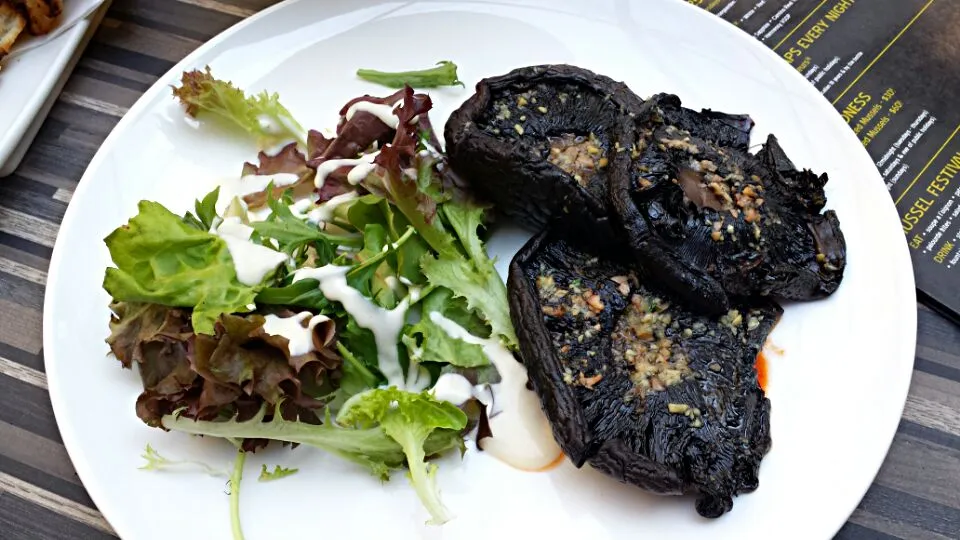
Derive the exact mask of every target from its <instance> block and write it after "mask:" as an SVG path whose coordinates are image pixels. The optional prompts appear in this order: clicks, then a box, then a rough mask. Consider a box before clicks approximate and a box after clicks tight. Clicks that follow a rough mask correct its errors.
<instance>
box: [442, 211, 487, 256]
mask: <svg viewBox="0 0 960 540" xmlns="http://www.w3.org/2000/svg"><path fill="white" fill-rule="evenodd" d="M440 211H441V212H442V213H443V217H444V218H445V219H446V220H447V223H449V224H450V227H451V228H452V229H453V232H454V233H455V234H456V235H457V238H458V239H459V240H460V245H462V246H463V249H464V250H465V251H466V252H467V257H469V258H470V259H471V260H473V261H474V262H475V263H477V267H478V268H479V269H482V270H491V271H493V272H496V269H494V266H493V261H491V260H490V258H489V257H488V256H487V250H486V249H485V248H484V247H483V240H481V239H480V235H479V234H478V232H477V231H478V230H479V229H480V227H482V226H483V213H484V208H483V207H481V206H473V205H461V204H453V203H449V204H444V205H442V206H441V207H440Z"/></svg>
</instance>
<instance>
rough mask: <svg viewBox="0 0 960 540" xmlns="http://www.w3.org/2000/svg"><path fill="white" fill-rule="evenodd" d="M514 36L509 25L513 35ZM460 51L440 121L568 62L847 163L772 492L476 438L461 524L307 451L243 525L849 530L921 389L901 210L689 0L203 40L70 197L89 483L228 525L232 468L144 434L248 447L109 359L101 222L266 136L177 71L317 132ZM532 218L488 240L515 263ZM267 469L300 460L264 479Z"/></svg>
mask: <svg viewBox="0 0 960 540" xmlns="http://www.w3.org/2000/svg"><path fill="white" fill-rule="evenodd" d="M494 36H495V37H494ZM441 59H451V60H454V61H456V62H457V63H458V64H459V65H460V77H461V78H462V79H463V80H464V81H467V85H468V88H467V89H466V90H463V89H459V88H456V89H442V90H438V91H434V92H432V95H433V97H434V101H435V103H436V104H437V106H436V109H435V110H434V112H433V113H432V115H433V119H434V124H435V125H437V126H441V125H442V124H443V122H444V121H445V120H446V116H447V114H449V112H450V111H451V110H452V109H453V108H455V107H457V106H458V105H459V104H460V103H461V102H462V101H463V100H464V99H465V98H466V97H467V96H468V95H469V94H470V92H471V89H472V85H473V84H474V83H475V82H476V81H477V80H478V79H480V78H482V77H485V76H490V75H495V74H500V73H503V72H505V71H507V70H509V69H511V68H514V67H518V66H521V65H528V64H533V63H542V62H567V63H571V64H577V65H582V66H584V67H588V68H591V69H593V70H596V71H598V72H600V73H604V74H607V75H610V76H612V77H614V78H617V79H622V80H624V81H626V82H627V83H628V84H629V85H630V86H631V87H632V88H633V89H634V90H635V91H636V92H637V93H639V94H640V95H649V94H651V93H653V92H656V91H672V92H676V93H678V94H679V95H680V96H682V97H683V98H684V100H685V104H686V105H688V106H694V107H701V106H703V107H712V108H715V109H719V110H723V111H729V112H749V113H750V114H752V115H753V117H754V118H755V119H756V121H757V128H756V131H755V136H756V138H757V140H758V141H759V140H761V139H762V138H763V137H765V135H766V134H767V133H768V132H770V131H773V132H775V133H776V134H777V135H778V136H779V138H780V140H781V142H782V143H783V145H784V147H785V148H786V149H787V151H788V153H789V155H790V156H791V157H792V158H793V159H794V160H795V161H796V162H797V163H798V164H799V165H800V166H803V167H812V168H814V169H816V170H818V171H821V170H822V171H826V172H828V173H829V174H830V177H831V179H832V180H831V181H830V183H829V185H828V195H829V201H830V202H829V206H831V207H833V208H835V209H836V210H837V211H838V213H839V215H840V219H841V222H842V226H843V230H844V232H845V234H846V238H847V240H848V243H849V266H848V268H847V273H846V278H845V281H844V283H843V285H842V287H841V288H840V290H839V291H838V292H837V293H836V294H835V295H834V296H832V297H831V298H830V299H828V300H826V301H822V302H816V303H809V304H803V305H792V306H789V307H788V308H787V310H786V313H785V315H784V317H783V322H782V323H781V324H780V325H779V326H778V327H777V329H776V331H775V333H774V334H773V337H772V340H773V342H774V343H775V344H776V345H777V346H778V347H780V348H782V349H783V350H784V351H785V353H784V354H783V355H782V356H774V357H772V358H771V359H770V382H769V396H770V398H771V400H772V402H773V410H772V431H773V441H774V443H773V449H772V451H771V452H770V454H769V455H768V456H767V458H766V459H765V461H764V462H763V465H762V468H761V471H760V488H759V490H757V491H756V492H755V493H753V494H750V495H746V496H741V497H739V498H737V499H736V501H735V505H734V509H733V511H732V512H730V513H729V514H727V515H725V516H723V517H722V518H720V519H717V520H712V521H708V520H704V519H700V518H698V517H697V515H696V513H695V511H694V508H693V504H692V500H689V499H687V500H684V499H679V498H660V497H654V496H650V495H647V494H644V493H641V492H640V491H638V490H636V489H634V488H631V487H628V486H624V485H620V484H618V483H617V482H615V481H613V480H611V479H609V478H607V477H604V476H603V475H601V474H599V473H596V472H594V471H592V470H589V469H584V470H575V469H574V468H573V467H572V466H570V465H564V466H561V467H560V468H559V469H555V470H553V471H552V472H549V473H537V474H534V473H522V472H518V471H515V470H512V469H509V468H507V467H506V466H504V465H502V464H501V463H499V462H497V461H494V460H492V459H489V458H487V457H485V456H483V455H478V454H476V453H474V452H468V453H467V455H466V457H465V459H464V460H463V461H462V462H460V460H459V459H457V458H449V459H446V460H444V462H443V463H442V465H441V467H440V469H441V474H440V485H441V486H442V490H443V498H444V501H445V502H446V504H447V505H448V506H449V508H450V509H451V510H452V511H453V512H454V513H455V514H456V519H454V520H453V521H451V522H450V523H448V524H447V525H445V526H443V527H442V528H431V527H427V526H425V525H424V521H425V519H426V515H425V513H424V511H423V509H422V508H421V506H420V504H419V502H418V500H417V498H416V497H415V495H414V493H413V491H412V490H410V489H409V487H408V485H407V483H406V480H405V479H404V478H403V476H402V475H397V476H396V477H395V478H394V481H392V482H390V483H389V484H387V485H385V486H381V485H380V484H379V483H378V482H376V481H375V480H373V479H372V478H370V477H369V476H367V475H366V474H365V473H364V472H362V471H360V470H358V469H357V468H355V467H352V466H351V465H349V464H346V463H343V462H341V461H338V460H336V459H333V458H330V457H328V456H325V455H323V454H321V453H320V452H317V451H313V450H311V449H307V448H299V449H297V450H295V451H288V450H282V449H278V450H275V451H271V452H265V453H262V454H259V453H258V454H257V455H256V456H254V457H253V458H251V459H249V460H248V462H247V469H246V470H247V475H248V479H247V481H246V482H245V484H244V486H243V492H242V493H243V495H242V502H241V504H242V515H243V522H244V526H245V529H246V533H247V538H249V539H251V540H257V539H276V538H284V537H288V536H311V537H329V538H338V539H341V540H344V539H363V540H367V539H371V538H390V539H391V540H404V539H414V538H424V539H441V538H448V539H454V538H455V539H481V538H482V539H491V538H496V539H500V538H511V539H512V538H550V539H553V540H561V539H568V538H569V539H574V538H575V539H583V538H590V539H606V538H610V539H613V538H617V539H619V538H711V539H721V538H731V539H733V538H735V539H738V540H746V539H754V538H756V539H763V540H769V539H771V538H786V537H790V538H803V539H804V540H818V539H828V538H830V537H831V536H832V535H833V534H834V533H835V532H836V531H837V530H838V529H839V527H840V526H841V525H842V524H843V523H844V521H845V520H846V519H847V517H848V516H849V514H850V513H851V512H852V511H853V509H854V508H855V507H856V505H857V504H858V502H859V500H860V499H861V497H862V496H863V494H864V492H865V491H866V490H867V488H868V487H869V485H870V483H871V481H872V480H873V477H874V475H875V474H876V472H877V470H878V469H879V467H880V465H881V463H882V461H883V458H884V456H885V454H886V452H887V449H888V447H889V444H890V442H891V439H892V437H893V434H894V432H895V429H896V426H897V424H898V421H899V418H900V414H901V412H902V407H903V403H904V401H905V398H906V394H907V388H908V385H909V382H910V374H911V368H912V362H913V352H914V347H915V339H916V335H915V327H916V322H915V316H916V315H915V314H916V304H915V295H914V283H913V274H912V271H911V265H910V259H909V256H908V252H907V247H906V245H905V241H904V238H903V234H902V232H901V230H900V226H899V221H898V219H897V214H896V212H895V209H894V206H893V204H892V202H891V200H890V197H889V195H888V194H887V191H886V190H885V189H884V186H883V183H882V182H881V179H880V177H879V175H878V173H877V171H876V170H875V168H874V166H873V163H872V161H871V160H870V158H869V157H868V155H867V153H866V152H865V151H864V149H863V148H862V147H861V145H860V144H859V142H858V141H857V139H856V138H855V137H854V136H853V135H852V134H851V133H850V131H849V128H848V127H847V126H846V125H845V124H844V123H843V121H842V120H841V118H840V116H839V115H838V114H837V113H836V112H835V111H834V110H833V108H832V107H830V105H829V104H828V103H827V102H826V101H825V100H824V99H823V98H822V97H821V96H820V95H819V94H818V93H817V92H816V91H815V90H814V89H813V88H812V87H810V86H808V84H807V83H806V81H805V80H804V79H803V77H802V76H800V75H799V74H798V73H796V72H794V71H793V70H792V69H791V68H790V67H788V66H787V64H785V63H784V62H783V61H782V60H781V59H779V58H778V57H777V56H776V55H774V54H772V53H771V52H769V51H768V50H767V49H765V48H763V47H762V46H761V45H760V44H758V43H756V42H755V41H754V40H753V39H751V38H750V37H749V36H747V35H746V34H743V33H741V32H740V31H739V30H737V29H735V28H734V27H733V26H730V25H728V24H726V23H724V22H722V21H720V20H719V19H715V18H714V17H713V16H711V15H708V14H706V13H704V12H701V11H700V10H698V9H695V8H692V7H690V6H688V5H687V4H685V3H683V2H680V1H676V0H646V1H634V2H629V1H627V0H622V1H617V0H599V1H596V2H591V3H590V5H589V7H587V4H586V3H584V2H576V1H574V0H570V1H557V0H549V1H548V0H540V1H538V0H496V1H473V2H443V1H411V2H386V1H384V2H377V1H374V0H368V1H363V2H357V1H349V2H348V1H346V0H343V1H328V2H313V1H300V2H290V3H285V4H282V5H279V6H277V7H275V8H272V9H269V10H267V11H266V12H264V13H262V14H260V15H258V16H256V17H253V18H251V19H249V20H247V21H245V22H243V23H241V24H239V25H238V26H236V27H234V28H233V29H231V30H229V31H227V32H225V33H224V34H223V35H221V36H219V37H217V38H216V39H214V40H213V41H211V42H210V43H208V44H206V45H204V46H203V47H201V48H200V49H199V50H197V51H196V52H195V53H194V54H192V55H191V56H190V57H189V58H187V59H186V60H184V61H183V62H182V63H181V64H179V65H178V66H177V67H175V68H174V69H173V70H172V71H171V72H170V73H169V74H168V75H167V76H165V77H163V78H161V80H160V81H158V82H157V84H156V86H155V87H154V88H152V89H151V90H150V91H148V92H147V94H146V95H145V96H144V97H143V98H142V99H141V100H140V101H139V102H138V103H137V104H136V105H135V106H134V107H133V109H131V111H130V113H129V114H128V115H127V116H126V117H125V118H124V119H123V120H122V121H121V123H120V124H119V125H118V126H117V128H116V129H115V130H114V132H113V133H112V134H111V135H110V137H109V138H108V139H107V141H106V142H105V143H104V145H103V147H102V148H101V150H100V152H99V153H98V154H97V155H96V157H95V158H94V160H93V162H92V164H91V165H90V168H89V169H88V171H87V173H86V175H85V176H84V178H83V180H82V181H81V183H80V186H79V188H78V190H77V192H76V195H75V196H74V198H73V202H72V203H71V204H70V208H69V210H68V211H67V215H66V217H65V219H64V222H63V226H62V227H61V233H60V238H59V239H58V242H57V246H56V249H55V251H54V256H53V260H52V264H51V269H50V277H49V284H48V289H47V291H48V292H47V297H46V306H45V319H44V333H45V336H44V338H45V339H44V345H45V351H46V361H47V376H48V378H49V384H50V394H51V399H52V401H53V406H54V410H55V411H56V415H57V419H58V422H59V425H60V429H61V432H62V434H63V440H64V443H65V444H66V446H67V449H68V450H69V452H70V455H71V457H72V459H73V461H74V464H75V465H76V468H77V471H78V472H79V474H80V477H81V478H82V480H83V482H84V484H85V486H86V487H87V489H88V490H89V492H90V495H91V496H92V497H93V500H94V501H95V502H96V503H97V505H98V506H99V507H100V509H101V510H102V511H103V513H104V515H105V516H106V517H107V519H108V520H109V521H110V523H111V524H112V525H113V526H114V527H115V528H116V530H117V531H118V532H119V533H120V535H121V536H122V537H124V538H126V539H130V540H147V539H167V538H173V537H178V538H179V537H183V536H184V534H186V535H187V536H188V537H190V538H203V539H210V540H216V539H227V538H229V537H230V531H229V522H228V504H227V497H226V495H225V494H224V481H223V479H220V478H212V477H207V476H203V475H201V474H193V473H150V472H144V471H139V470H137V467H138V466H140V465H141V464H142V461H141V459H140V457H139V455H140V453H141V451H142V449H143V447H144V445H145V444H146V443H151V444H152V445H153V446H154V447H155V448H157V449H158V450H159V451H161V453H166V454H170V455H171V457H179V458H185V457H186V458H192V459H200V460H203V461H206V462H207V463H210V464H214V465H217V466H222V467H228V466H229V463H230V461H231V459H232V452H231V450H230V449H229V448H228V445H226V444H221V443H218V441H211V440H196V439H189V438H188V437H186V436H181V435H179V434H169V433H163V432H161V431H159V430H153V429H148V428H147V427H145V426H144V425H142V424H141V423H140V422H139V421H138V420H137V418H136V416H135V414H134V400H135V398H136V396H137V394H138V391H139V387H138V380H137V377H136V375H135V374H133V373H131V372H129V371H121V369H120V368H119V366H118V363H117V362H116V361H114V360H112V359H109V358H107V357H106V353H107V347H106V346H105V345H104V343H103V339H104V338H105V337H106V335H107V333H108V332H107V319H108V310H107V307H106V306H107V303H108V301H109V298H108V297H107V295H106V294H105V293H104V292H103V291H102V290H101V288H100V284H101V280H102V278H103V271H104V267H106V266H107V265H108V264H109V258H108V254H107V251H106V249H105V248H104V246H103V244H102V241H101V239H102V238H103V237H104V236H105V235H106V234H108V233H109V232H110V231H111V230H112V229H114V228H115V227H117V226H118V225H120V224H122V223H125V222H126V220H127V219H128V218H129V217H130V216H132V215H134V214H135V213H136V204H137V201H139V200H141V199H144V198H147V199H154V200H159V201H161V202H163V203H164V204H169V205H182V204H184V203H186V202H187V201H189V200H192V199H193V198H194V197H196V196H198V195H201V194H203V193H205V192H206V189H207V188H209V187H211V186H212V185H213V182H214V181H216V180H217V179H219V178H224V177H228V176H234V175H236V174H238V173H239V168H240V165H241V163H242V162H243V160H245V159H250V158H251V157H252V156H253V155H254V148H253V147H252V146H248V145H245V144H238V143H235V142H232V141H229V140H226V139H224V138H223V137H220V136H217V135H216V134H212V133H211V132H210V131H208V129H206V128H204V129H198V128H196V127H194V126H192V125H191V124H190V123H188V122H187V121H185V119H184V115H183V113H182V112H181V109H180V108H179V106H178V105H177V104H176V103H175V102H174V101H172V99H171V97H170V90H169V86H168V85H169V84H171V83H174V82H175V80H176V79H177V78H178V77H179V75H180V73H181V71H182V70H184V69H192V68H195V67H202V66H204V65H206V64H209V65H210V66H212V68H213V69H214V73H216V74H218V75H219V76H220V77H223V78H230V79H233V80H234V82H236V83H237V84H239V85H240V86H241V87H243V88H245V89H247V90H249V91H254V90H260V89H271V90H275V91H277V92H279V93H280V95H281V97H282V99H283V101H284V103H286V104H287V106H288V107H289V108H290V109H291V110H292V111H293V112H294V114H295V116H297V117H298V118H299V119H300V121H301V122H302V123H304V124H305V125H308V126H315V127H321V126H333V125H334V122H335V121H336V113H337V111H338V109H339V108H340V106H341V105H342V104H343V103H344V102H346V101H347V100H348V99H349V98H351V97H353V96H356V95H360V94H362V93H366V92H369V93H388V91H387V90H385V89H383V88H379V87H376V86H372V85H369V84H366V83H364V82H362V81H359V80H357V79H356V78H355V77H354V76H353V73H354V71H355V70H356V69H357V68H358V67H374V68H380V69H390V70H393V69H396V70H399V69H416V68H420V67H424V66H429V65H432V64H433V63H434V62H436V61H438V60H441ZM517 240H518V237H517V236H509V235H507V236H500V237H498V238H496V239H495V240H494V241H493V246H492V251H493V252H494V253H495V254H497V255H499V256H500V257H501V259H502V261H503V263H506V262H507V261H508V260H509V258H510V256H511V255H512V253H513V250H515V249H516V248H517ZM261 463H270V464H276V463H279V464H282V465H284V466H287V467H299V468H300V473H299V474H297V475H294V476H292V477H289V478H286V479H284V480H282V481H280V482H277V483H266V484H262V483H258V482H256V480H255V477H256V471H257V470H259V468H260V464H261Z"/></svg>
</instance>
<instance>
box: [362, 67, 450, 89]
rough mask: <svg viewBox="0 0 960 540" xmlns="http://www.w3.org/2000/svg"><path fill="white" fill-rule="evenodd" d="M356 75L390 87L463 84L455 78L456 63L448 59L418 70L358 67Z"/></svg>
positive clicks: (432, 86)
mask: <svg viewBox="0 0 960 540" xmlns="http://www.w3.org/2000/svg"><path fill="white" fill-rule="evenodd" d="M357 77H360V78H361V79H363V80H365V81H370V82H372V83H377V84H381V85H383V86H387V87H390V88H403V87H404V86H407V85H409V86H413V87H414V88H436V87H438V86H455V85H458V84H459V85H460V86H463V81H461V80H460V79H458V78H457V65H456V64H454V63H453V62H451V61H449V60H442V61H440V62H437V65H436V67H432V68H428V69H421V70H418V71H396V72H389V71H377V70H374V69H358V70H357Z"/></svg>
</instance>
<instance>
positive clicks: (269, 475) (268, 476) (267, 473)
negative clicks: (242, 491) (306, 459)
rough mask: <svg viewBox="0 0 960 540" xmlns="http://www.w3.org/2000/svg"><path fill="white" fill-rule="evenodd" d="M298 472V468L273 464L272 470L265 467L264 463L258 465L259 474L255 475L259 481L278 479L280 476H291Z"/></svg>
mask: <svg viewBox="0 0 960 540" xmlns="http://www.w3.org/2000/svg"><path fill="white" fill-rule="evenodd" d="M298 472H300V469H293V468H291V469H287V468H286V467H281V466H279V465H275V466H274V467H273V470H272V471H271V470H269V469H267V465H266V463H264V464H263V465H261V466H260V476H259V477H257V480H259V481H260V482H271V481H273V480H279V479H281V478H286V477H288V476H293V475H295V474H297V473H298Z"/></svg>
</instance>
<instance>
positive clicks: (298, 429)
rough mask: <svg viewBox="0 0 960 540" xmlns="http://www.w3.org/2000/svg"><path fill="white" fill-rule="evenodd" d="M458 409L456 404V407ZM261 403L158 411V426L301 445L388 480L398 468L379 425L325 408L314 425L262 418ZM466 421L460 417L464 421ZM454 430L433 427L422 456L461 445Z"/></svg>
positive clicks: (398, 458)
mask: <svg viewBox="0 0 960 540" xmlns="http://www.w3.org/2000/svg"><path fill="white" fill-rule="evenodd" d="M458 410H459V409H458ZM266 418H267V408H266V407H263V408H261V409H260V411H259V412H258V413H257V414H256V415H254V416H253V417H252V418H250V419H249V420H244V421H239V420H237V419H236V418H232V419H228V420H217V421H206V420H191V419H189V418H184V417H182V416H179V415H176V414H171V415H167V416H164V417H163V419H162V425H163V427H164V428H165V429H168V430H170V431H179V432H182V433H189V434H192V435H204V436H207V437H219V438H225V439H231V438H232V439H265V440H272V441H283V442H288V443H296V444H302V445H306V446H312V447H315V448H319V449H320V450H323V451H325V452H329V453H331V454H333V455H336V456H338V457H341V458H343V459H345V460H347V461H351V462H353V463H355V464H357V465H360V466H362V467H363V468H365V469H367V470H368V471H369V472H370V473H371V474H373V475H374V476H375V477H377V478H379V479H380V480H389V478H390V471H391V470H394V469H399V468H401V467H403V465H404V463H405V461H406V459H407V456H406V454H405V453H404V448H403V447H402V446H401V444H400V443H398V442H397V441H396V440H395V439H393V438H392V437H391V436H390V435H388V434H387V433H386V432H385V430H384V428H382V427H380V426H370V427H362V428H353V427H341V426H340V425H338V423H337V422H334V421H332V420H331V418H330V415H329V411H328V414H327V416H326V418H325V421H324V422H323V423H320V424H310V423H306V422H297V421H288V420H284V419H283V416H282V415H280V414H273V415H272V418H271V419H269V420H267V419H266ZM465 423H466V421H464V424H465ZM462 445H463V439H462V436H461V435H460V433H459V432H456V431H449V430H446V431H444V430H437V431H433V432H431V433H429V434H428V436H427V437H426V439H424V441H423V443H422V451H423V453H424V455H425V456H427V457H429V456H434V455H438V454H442V453H443V452H446V451H447V450H450V449H452V448H461V447H462Z"/></svg>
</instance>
